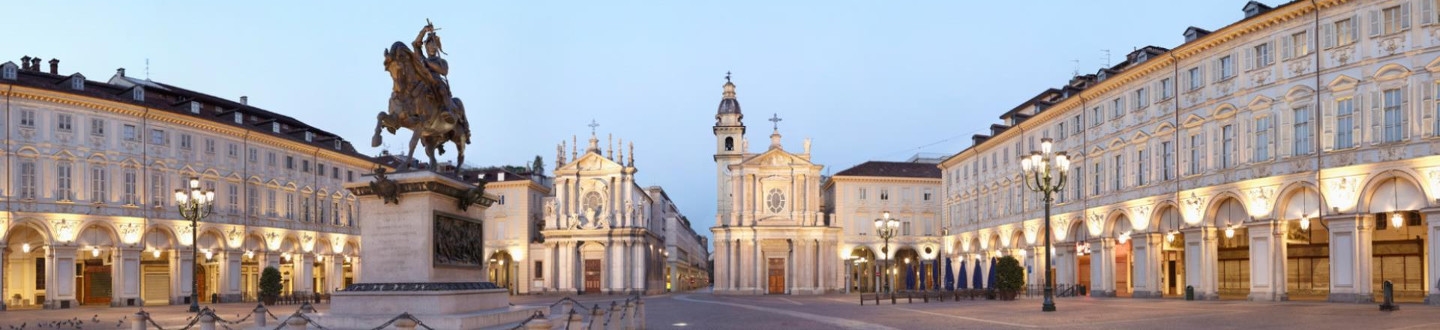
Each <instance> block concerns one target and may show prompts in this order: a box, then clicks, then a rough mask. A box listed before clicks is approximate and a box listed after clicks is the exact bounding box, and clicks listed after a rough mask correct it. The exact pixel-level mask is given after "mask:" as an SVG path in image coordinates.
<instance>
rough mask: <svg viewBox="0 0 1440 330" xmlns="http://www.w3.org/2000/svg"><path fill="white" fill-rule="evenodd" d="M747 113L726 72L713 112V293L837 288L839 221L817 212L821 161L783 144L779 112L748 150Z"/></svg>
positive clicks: (813, 291)
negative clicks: (762, 140) (755, 148)
mask: <svg viewBox="0 0 1440 330" xmlns="http://www.w3.org/2000/svg"><path fill="white" fill-rule="evenodd" d="M744 117H745V116H744V115H743V114H742V113H741V112H740V103H739V101H738V100H737V99H736V98H735V84H734V83H732V82H730V81H729V77H728V76H727V77H726V82H725V85H724V94H723V98H722V99H721V101H720V107H719V109H718V111H717V113H716V115H715V120H716V123H715V126H714V134H715V141H716V144H715V148H716V152H715V157H714V160H715V167H716V178H717V180H716V189H717V191H716V196H717V203H716V213H715V214H716V219H715V222H716V226H715V227H712V228H710V231H711V232H712V233H713V234H714V237H715V265H714V269H715V288H714V292H715V293H716V294H735V295H758V294H792V295H800V294H822V293H825V292H831V291H836V290H839V289H840V288H841V285H842V284H841V279H840V276H842V274H840V272H838V271H837V270H838V269H840V267H841V266H840V265H839V262H840V258H839V257H838V255H839V252H838V251H837V248H838V242H839V237H840V228H839V227H834V226H831V225H830V224H829V223H828V221H827V218H826V217H825V216H824V213H823V212H822V207H821V204H823V203H822V202H823V199H822V198H821V191H820V184H821V181H823V178H822V177H821V175H820V170H821V169H822V168H823V167H824V166H822V165H818V164H815V163H813V162H811V161H810V141H809V140H806V141H805V144H804V149H803V150H802V152H801V153H792V152H790V151H787V150H785V148H784V147H783V145H782V144H781V140H780V131H779V126H778V124H779V121H780V118H779V117H778V116H776V117H773V118H771V119H770V121H772V122H775V124H776V126H775V128H774V130H773V131H772V132H771V134H770V145H769V147H768V148H766V149H765V150H764V151H762V152H759V153H753V152H751V151H750V148H749V143H748V142H747V140H746V139H745V124H744V123H743V122H742V119H743V118H744Z"/></svg>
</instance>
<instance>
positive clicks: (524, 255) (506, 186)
mask: <svg viewBox="0 0 1440 330" xmlns="http://www.w3.org/2000/svg"><path fill="white" fill-rule="evenodd" d="M461 176H463V177H464V179H465V180H466V181H469V182H472V183H481V184H484V185H485V193H487V194H492V195H495V196H496V199H495V203H494V204H492V205H491V206H490V208H487V209H485V223H484V233H485V240H484V242H485V255H486V256H489V258H488V261H489V262H488V263H487V264H486V265H485V267H486V274H487V276H489V279H490V281H491V282H494V283H495V284H497V285H499V286H501V287H504V288H508V289H510V293H512V294H528V293H530V292H531V291H532V290H540V289H541V288H543V287H544V285H543V284H542V283H539V282H536V281H534V279H538V278H539V277H537V276H535V275H537V274H543V272H536V269H540V268H543V267H544V262H543V261H538V260H537V261H535V262H534V263H533V264H534V265H531V264H532V263H531V262H530V261H531V260H530V259H529V258H528V257H529V256H530V255H532V254H535V255H539V254H543V253H544V252H543V251H542V250H543V247H544V246H543V245H542V244H541V243H542V242H544V237H543V236H542V235H541V234H540V231H541V230H542V229H543V226H544V223H545V219H544V218H543V212H544V203H545V202H544V201H545V198H546V196H549V195H550V191H551V188H552V187H551V182H552V181H551V180H550V179H549V178H547V177H545V175H544V174H543V173H535V172H534V171H519V169H518V168H512V169H506V168H503V167H497V168H485V169H477V170H464V171H463V172H462V174H461Z"/></svg>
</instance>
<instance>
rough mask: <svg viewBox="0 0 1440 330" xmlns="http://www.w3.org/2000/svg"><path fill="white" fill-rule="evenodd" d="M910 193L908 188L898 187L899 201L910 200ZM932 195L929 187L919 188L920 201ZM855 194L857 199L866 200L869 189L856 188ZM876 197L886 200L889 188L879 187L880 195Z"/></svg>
mask: <svg viewBox="0 0 1440 330" xmlns="http://www.w3.org/2000/svg"><path fill="white" fill-rule="evenodd" d="M910 194H911V191H910V188H901V189H900V200H901V201H906V202H908V201H910V200H911V195H910ZM932 195H933V193H932V192H931V189H930V188H924V189H921V192H920V200H922V201H928V200H930V198H931V197H932ZM856 196H857V197H859V200H862V201H864V200H868V199H869V198H870V191H869V189H868V188H863V187H862V188H856ZM877 197H879V198H880V200H882V201H888V200H890V189H886V188H881V189H880V196H877Z"/></svg>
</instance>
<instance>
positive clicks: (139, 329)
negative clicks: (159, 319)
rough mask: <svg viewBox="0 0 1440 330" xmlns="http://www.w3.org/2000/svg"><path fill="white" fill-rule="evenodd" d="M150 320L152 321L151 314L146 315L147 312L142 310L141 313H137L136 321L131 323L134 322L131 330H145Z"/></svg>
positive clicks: (131, 324)
mask: <svg viewBox="0 0 1440 330" xmlns="http://www.w3.org/2000/svg"><path fill="white" fill-rule="evenodd" d="M149 320H150V313H146V312H145V310H143V309H142V310H140V311H139V312H136V313H135V320H134V321H131V322H133V323H130V329H131V330H145V323H146V322H149Z"/></svg>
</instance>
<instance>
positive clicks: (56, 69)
mask: <svg viewBox="0 0 1440 330" xmlns="http://www.w3.org/2000/svg"><path fill="white" fill-rule="evenodd" d="M50 74H60V60H59V59H54V58H52V59H50Z"/></svg>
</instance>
